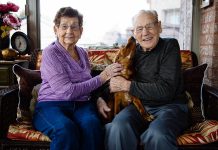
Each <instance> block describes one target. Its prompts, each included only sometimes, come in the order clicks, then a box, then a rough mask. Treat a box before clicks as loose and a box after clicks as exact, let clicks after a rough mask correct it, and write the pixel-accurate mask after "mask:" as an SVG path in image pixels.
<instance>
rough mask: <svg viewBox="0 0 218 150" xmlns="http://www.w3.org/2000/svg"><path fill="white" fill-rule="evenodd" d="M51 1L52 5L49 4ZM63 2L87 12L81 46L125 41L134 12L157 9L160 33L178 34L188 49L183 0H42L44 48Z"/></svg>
mask: <svg viewBox="0 0 218 150" xmlns="http://www.w3.org/2000/svg"><path fill="white" fill-rule="evenodd" d="M183 1H188V0H183ZM191 2H192V1H190V3H191ZM49 3H52V4H53V6H52V7H51V6H48V4H49ZM64 6H71V7H73V8H76V9H78V11H80V12H81V13H82V14H83V16H84V25H83V27H84V31H83V35H82V38H81V39H80V41H79V42H78V44H79V45H80V46H83V47H89V46H93V45H95V46H98V45H99V46H112V45H113V44H115V43H117V44H119V45H122V44H124V43H126V42H127V39H128V37H129V36H130V35H131V31H130V30H129V29H130V27H131V26H132V22H131V21H132V17H133V15H134V14H136V13H137V12H138V11H139V10H141V9H155V10H157V12H158V14H159V20H161V22H162V26H163V32H162V34H161V36H162V37H174V38H177V39H178V41H179V42H180V46H181V49H187V48H184V45H185V44H184V40H183V39H186V40H187V38H186V35H183V34H181V32H183V31H184V30H186V29H184V28H186V27H184V26H181V20H182V21H184V19H182V17H181V16H183V17H185V18H186V16H184V15H186V14H183V11H181V9H184V8H182V7H181V2H180V0H176V1H175V0H164V1H162V0H91V1H87V0H79V1H78V0H65V1H60V0H46V1H44V0H41V1H40V17H41V20H40V24H41V38H40V39H41V48H42V49H43V48H44V47H46V46H47V45H48V44H50V43H51V42H52V41H54V40H55V39H56V37H55V34H54V31H53V26H54V23H53V19H54V17H55V14H56V12H57V11H58V9H59V8H60V7H64ZM188 29H191V26H188ZM189 36H190V35H189ZM189 43H190V42H189ZM189 47H190V45H189Z"/></svg>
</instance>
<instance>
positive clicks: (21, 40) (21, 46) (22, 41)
mask: <svg viewBox="0 0 218 150" xmlns="http://www.w3.org/2000/svg"><path fill="white" fill-rule="evenodd" d="M11 46H12V48H13V49H16V50H17V51H18V52H19V54H21V55H25V54H27V53H28V52H29V51H30V40H29V38H28V36H27V35H26V34H25V33H23V32H20V31H18V32H15V33H14V34H13V35H12V36H11Z"/></svg>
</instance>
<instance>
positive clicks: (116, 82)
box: [109, 76, 131, 93]
mask: <svg viewBox="0 0 218 150" xmlns="http://www.w3.org/2000/svg"><path fill="white" fill-rule="evenodd" d="M130 84H131V81H129V80H126V79H125V78H123V77H121V76H117V77H113V78H111V80H110V87H109V88H110V92H111V93H113V92H120V91H123V92H129V89H130Z"/></svg>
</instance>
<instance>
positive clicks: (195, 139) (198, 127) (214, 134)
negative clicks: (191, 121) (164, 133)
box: [177, 120, 218, 145]
mask: <svg viewBox="0 0 218 150" xmlns="http://www.w3.org/2000/svg"><path fill="white" fill-rule="evenodd" d="M216 141H218V121H217V120H206V121H204V122H201V123H197V124H195V125H194V126H192V127H191V128H190V129H188V130H187V131H186V132H185V133H184V134H183V135H181V136H180V137H178V139H177V143H178V145H202V144H208V143H212V142H216Z"/></svg>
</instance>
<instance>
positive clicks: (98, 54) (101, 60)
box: [88, 49, 193, 70]
mask: <svg viewBox="0 0 218 150" xmlns="http://www.w3.org/2000/svg"><path fill="white" fill-rule="evenodd" d="M118 50H119V49H107V50H91V49H90V50H88V56H89V60H90V63H91V67H92V69H94V70H103V69H104V68H105V67H106V66H107V65H109V64H111V63H112V62H113V59H114V57H115V55H116V54H117V52H118ZM180 55H181V60H182V69H183V70H185V69H187V68H191V67H192V66H193V62H192V53H191V51H190V50H181V51H180Z"/></svg>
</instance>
